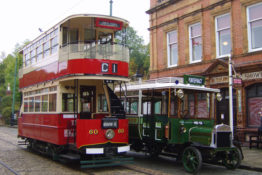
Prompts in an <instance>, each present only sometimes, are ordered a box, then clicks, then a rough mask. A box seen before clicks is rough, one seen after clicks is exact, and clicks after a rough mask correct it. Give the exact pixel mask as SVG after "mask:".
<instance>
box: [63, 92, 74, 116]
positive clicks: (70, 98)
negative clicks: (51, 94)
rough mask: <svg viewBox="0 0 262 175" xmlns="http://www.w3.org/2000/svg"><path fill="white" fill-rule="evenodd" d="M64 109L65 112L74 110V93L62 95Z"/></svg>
mask: <svg viewBox="0 0 262 175" xmlns="http://www.w3.org/2000/svg"><path fill="white" fill-rule="evenodd" d="M62 98H63V99H62V111H63V112H74V94H73V93H67V94H66V93H64V94H63V95H62Z"/></svg>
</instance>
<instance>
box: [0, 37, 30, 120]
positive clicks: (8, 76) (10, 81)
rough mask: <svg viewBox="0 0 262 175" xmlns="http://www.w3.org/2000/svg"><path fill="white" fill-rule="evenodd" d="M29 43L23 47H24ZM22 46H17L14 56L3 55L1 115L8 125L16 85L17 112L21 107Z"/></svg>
mask: <svg viewBox="0 0 262 175" xmlns="http://www.w3.org/2000/svg"><path fill="white" fill-rule="evenodd" d="M26 43H28V42H27V41H26V42H25V43H24V44H23V45H22V46H24V45H25V44H26ZM20 48H21V45H19V44H17V45H16V46H15V50H14V52H13V53H12V54H8V55H7V56H6V57H5V56H4V55H5V54H1V55H2V56H0V57H1V61H2V62H0V113H1V114H2V116H3V117H4V119H5V121H6V123H7V124H8V122H9V121H10V117H11V111H12V110H11V107H12V94H13V87H14V83H15V85H16V88H15V106H14V107H15V108H14V109H15V111H18V110H19V108H20V105H21V93H20V92H19V88H18V87H19V78H18V77H19V76H18V70H19V67H21V65H22V62H23V57H22V55H21V54H20V53H19V51H20ZM16 61H17V70H16V72H17V73H16V81H15V82H14V75H15V63H16ZM8 86H9V87H10V91H11V92H10V93H7V87H8Z"/></svg>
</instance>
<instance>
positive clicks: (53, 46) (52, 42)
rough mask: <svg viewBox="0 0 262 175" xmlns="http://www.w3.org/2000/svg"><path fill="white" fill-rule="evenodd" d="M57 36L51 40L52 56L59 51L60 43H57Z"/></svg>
mask: <svg viewBox="0 0 262 175" xmlns="http://www.w3.org/2000/svg"><path fill="white" fill-rule="evenodd" d="M57 38H58V37H57V36H55V37H54V38H52V39H51V46H52V48H51V54H53V53H56V52H57V49H58V41H57Z"/></svg>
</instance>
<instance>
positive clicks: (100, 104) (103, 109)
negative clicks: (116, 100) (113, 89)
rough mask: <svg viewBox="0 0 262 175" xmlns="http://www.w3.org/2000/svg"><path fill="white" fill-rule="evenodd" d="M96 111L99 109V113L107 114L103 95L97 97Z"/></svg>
mask: <svg viewBox="0 0 262 175" xmlns="http://www.w3.org/2000/svg"><path fill="white" fill-rule="evenodd" d="M98 109H99V112H108V107H107V101H106V96H105V95H103V94H100V95H99V99H98Z"/></svg>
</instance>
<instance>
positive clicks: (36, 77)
mask: <svg viewBox="0 0 262 175" xmlns="http://www.w3.org/2000/svg"><path fill="white" fill-rule="evenodd" d="M127 26H128V21H126V20H124V19H121V18H117V17H112V16H104V15H92V14H79V15H72V16H69V17H67V18H66V19H64V20H62V21H61V22H59V23H58V24H56V25H54V26H53V27H52V28H50V29H49V30H47V31H46V32H43V33H42V34H41V35H40V36H39V37H37V38H36V39H34V40H33V41H32V42H30V43H29V44H28V45H27V46H25V47H24V48H23V49H22V51H21V53H22V54H23V67H22V68H21V69H20V71H19V78H20V88H24V87H27V86H31V85H34V84H38V83H41V82H45V81H50V80H53V79H57V78H61V77H65V76H67V77H68V76H76V75H81V76H83V75H93V76H100V77H101V76H102V75H107V76H114V77H124V78H127V77H128V62H129V49H128V48H127V47H126V27H127Z"/></svg>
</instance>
